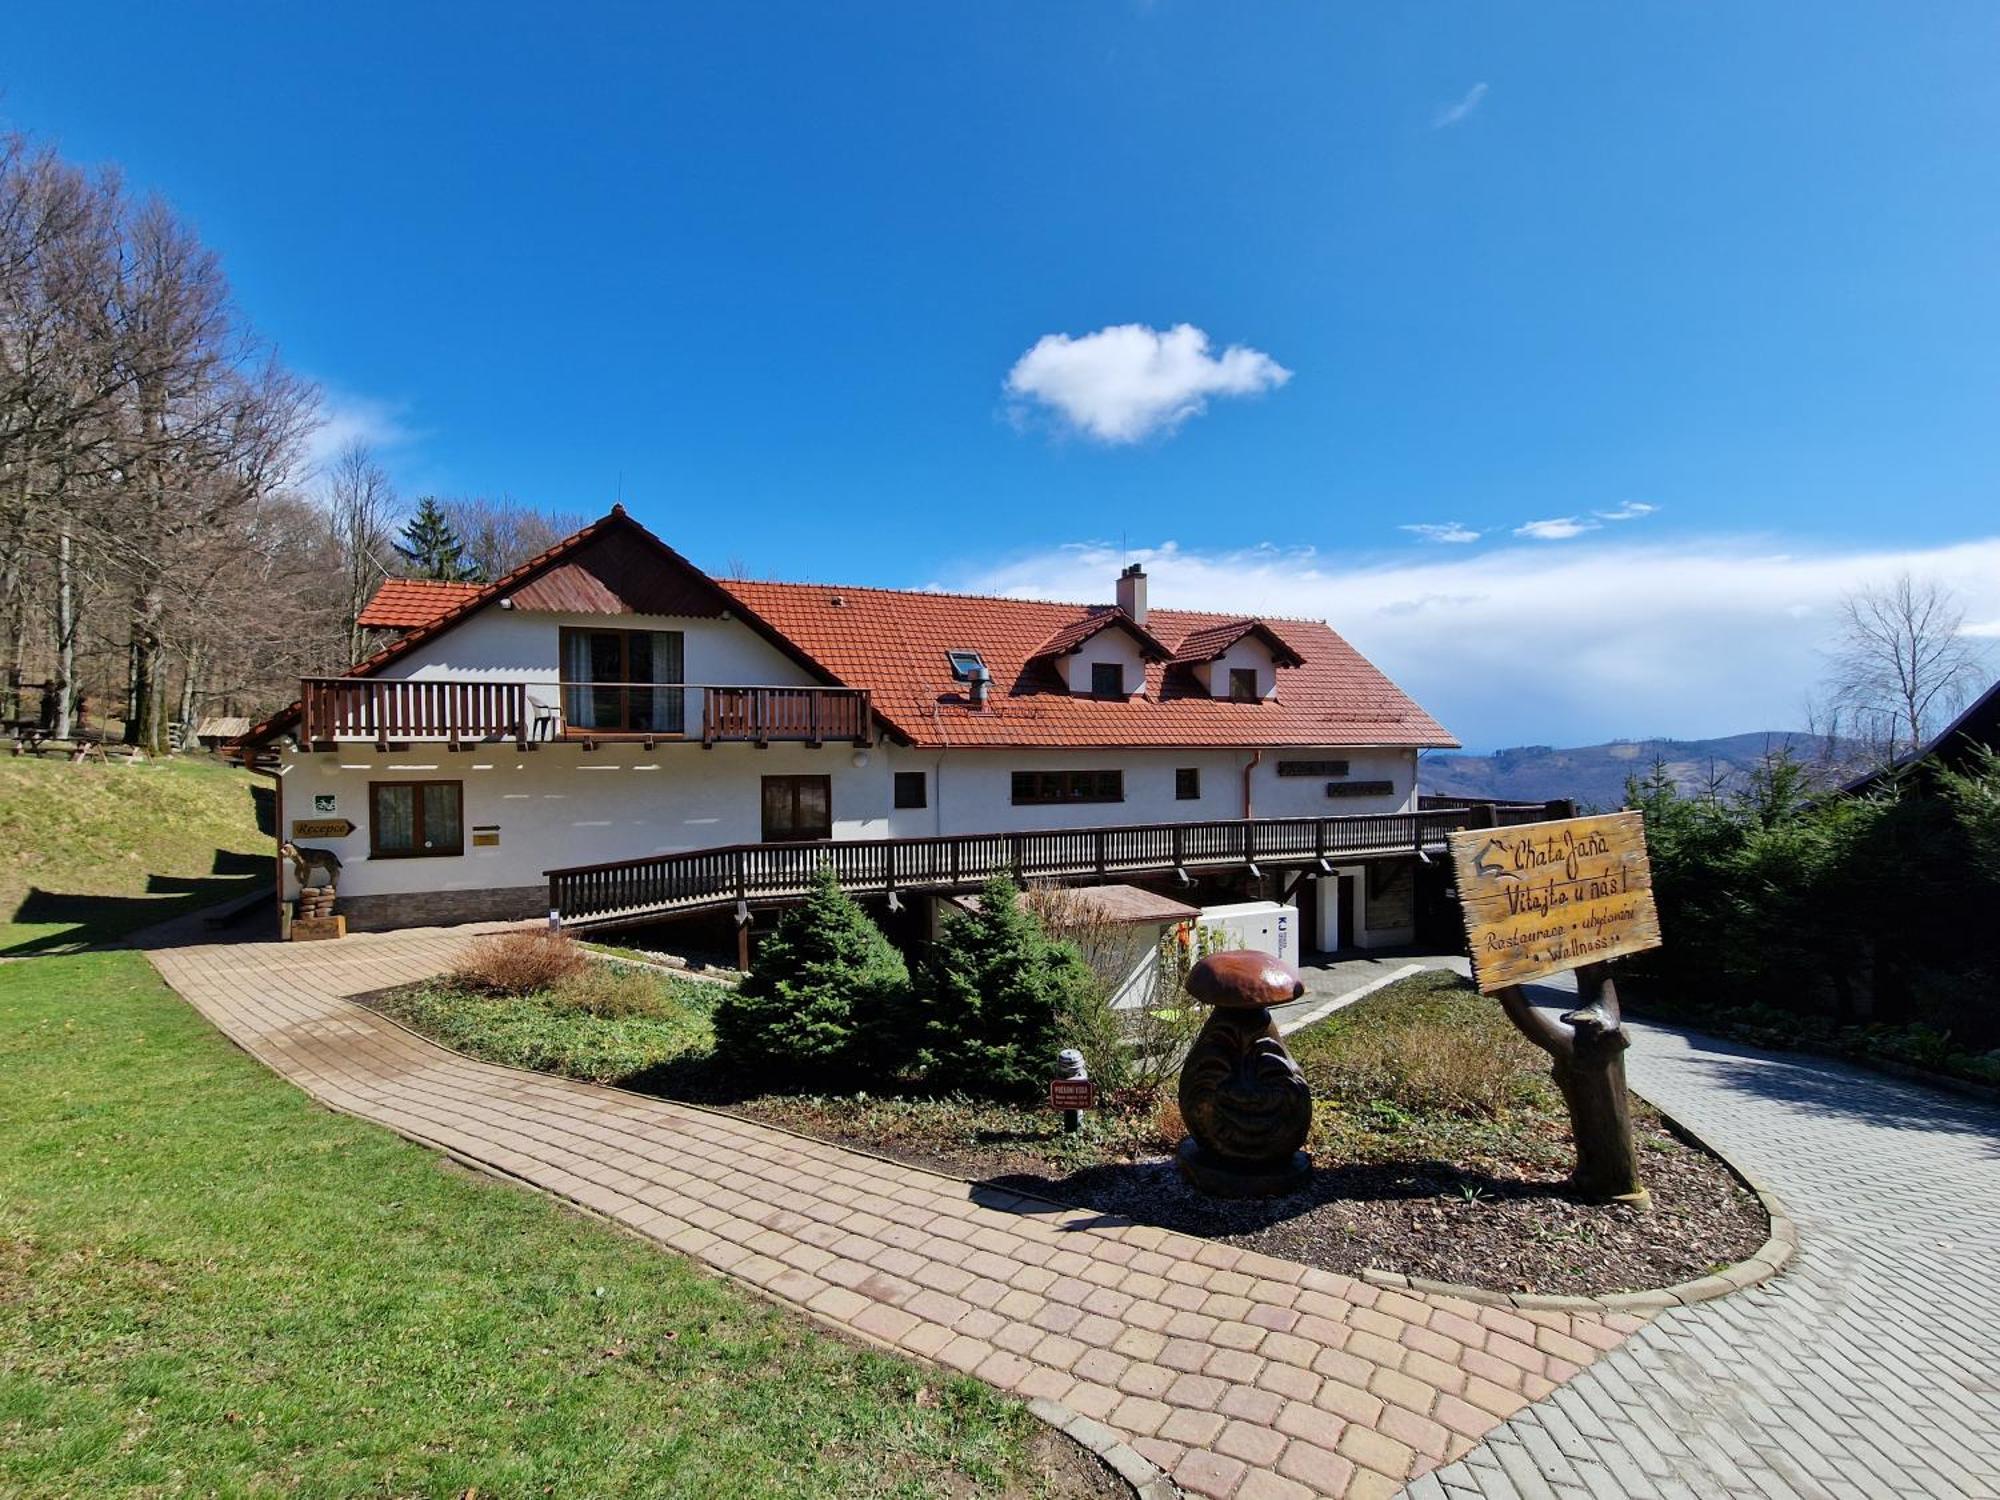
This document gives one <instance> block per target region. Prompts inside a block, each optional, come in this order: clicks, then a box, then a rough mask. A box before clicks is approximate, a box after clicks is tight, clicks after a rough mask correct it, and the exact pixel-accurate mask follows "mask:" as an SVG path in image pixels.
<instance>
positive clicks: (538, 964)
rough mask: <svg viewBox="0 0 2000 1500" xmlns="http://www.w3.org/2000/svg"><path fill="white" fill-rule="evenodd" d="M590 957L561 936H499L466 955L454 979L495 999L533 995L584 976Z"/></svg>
mask: <svg viewBox="0 0 2000 1500" xmlns="http://www.w3.org/2000/svg"><path fill="white" fill-rule="evenodd" d="M589 965H590V959H589V957H588V956H587V955H586V954H585V953H584V951H583V950H582V949H581V948H579V947H578V946H577V945H576V943H575V942H573V941H572V940H571V939H569V938H567V937H565V936H563V934H561V933H559V932H546V931H537V932H526V931H523V932H500V933H495V934H494V935H493V936H491V937H483V938H481V939H480V940H479V941H478V942H476V943H474V944H473V945H472V946H471V947H470V948H468V949H467V950H466V952H465V957H464V958H463V959H461V960H460V961H459V965H458V967H457V968H456V969H453V970H452V975H451V977H452V978H453V979H455V980H456V981H457V982H458V983H460V984H462V985H464V986H465V987H466V988H468V989H475V990H484V991H486V992H487V993H488V994H494V995H531V994H533V993H535V992H536V991H538V990H546V989H549V988H551V987H553V986H554V985H557V984H560V983H561V982H562V981H563V980H565V979H572V978H574V977H575V976H577V975H579V974H581V973H582V972H583V971H584V970H585V969H586V968H587V967H589Z"/></svg>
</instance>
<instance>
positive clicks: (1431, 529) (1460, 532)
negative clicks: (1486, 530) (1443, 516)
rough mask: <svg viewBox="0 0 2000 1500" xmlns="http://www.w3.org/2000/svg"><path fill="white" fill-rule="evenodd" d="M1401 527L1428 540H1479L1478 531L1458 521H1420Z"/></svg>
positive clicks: (1453, 541) (1458, 541)
mask: <svg viewBox="0 0 2000 1500" xmlns="http://www.w3.org/2000/svg"><path fill="white" fill-rule="evenodd" d="M1400 529H1401V530H1403V531H1407V532H1410V533H1412V534H1413V535H1416V536H1420V537H1422V538H1423V539H1424V540H1425V541H1427V542H1450V543H1463V542H1476V541H1478V540H1479V533H1478V532H1476V531H1474V530H1473V529H1472V528H1471V527H1470V526H1465V525H1461V524H1460V523H1459V522H1457V521H1419V522H1417V523H1416V524H1415V525H1411V526H1404V527H1402V528H1400Z"/></svg>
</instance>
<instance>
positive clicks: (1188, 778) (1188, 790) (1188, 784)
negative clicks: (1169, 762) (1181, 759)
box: [1174, 766, 1201, 802]
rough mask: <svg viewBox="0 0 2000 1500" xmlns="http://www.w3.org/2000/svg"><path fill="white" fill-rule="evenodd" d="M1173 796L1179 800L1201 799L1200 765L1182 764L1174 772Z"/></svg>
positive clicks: (1192, 800) (1194, 800)
mask: <svg viewBox="0 0 2000 1500" xmlns="http://www.w3.org/2000/svg"><path fill="white" fill-rule="evenodd" d="M1174 797H1175V799H1176V800H1177V801H1180V802H1199V801H1200V800H1201V767H1200V766H1182V767H1181V768H1180V769H1179V770H1178V771H1176V772H1174Z"/></svg>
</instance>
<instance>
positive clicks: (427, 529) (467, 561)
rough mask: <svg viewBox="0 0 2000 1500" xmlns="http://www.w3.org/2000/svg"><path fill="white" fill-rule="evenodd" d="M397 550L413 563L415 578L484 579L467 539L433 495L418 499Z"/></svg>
mask: <svg viewBox="0 0 2000 1500" xmlns="http://www.w3.org/2000/svg"><path fill="white" fill-rule="evenodd" d="M396 551H397V552H398V553H400V554H401V556H402V558H403V561H404V562H406V563H408V564H409V565H410V576H411V577H413V578H430V579H435V580H437V581H439V582H441V583H482V582H484V581H485V579H484V576H483V575H482V574H481V572H480V570H479V564H478V563H476V562H474V561H473V560H472V559H471V558H469V557H467V556H466V555H465V543H464V542H462V541H460V540H459V537H458V533H457V532H456V531H454V530H453V529H452V525H451V522H450V521H449V520H447V519H446V518H445V513H444V510H443V509H442V507H440V506H439V505H438V503H437V497H436V496H434V495H426V496H424V497H423V499H421V500H419V501H418V502H417V513H416V514H415V515H413V516H411V517H410V521H409V524H408V525H407V526H405V527H404V528H403V531H402V537H401V539H400V540H399V541H398V542H397V543H396Z"/></svg>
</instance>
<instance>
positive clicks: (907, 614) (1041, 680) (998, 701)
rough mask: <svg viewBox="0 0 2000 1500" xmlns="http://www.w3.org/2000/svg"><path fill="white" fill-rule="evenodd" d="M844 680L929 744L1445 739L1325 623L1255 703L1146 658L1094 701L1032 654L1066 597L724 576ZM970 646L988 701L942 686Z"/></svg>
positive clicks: (1293, 632)
mask: <svg viewBox="0 0 2000 1500" xmlns="http://www.w3.org/2000/svg"><path fill="white" fill-rule="evenodd" d="M723 586H724V587H725V588H727V589H728V590H729V592H730V593H731V594H733V595H734V596H735V597H736V598H738V599H741V600H743V601H744V603H745V604H746V605H747V606H748V607H750V608H752V609H754V610H755V611H756V612H757V613H758V614H759V615H761V616H763V617H764V618H765V619H767V620H769V621H770V622H771V624H772V625H773V626H774V627H775V628H777V629H779V630H782V631H784V632H785V634H786V635H788V636H790V637H791V638H792V639H793V640H795V641H797V642H798V643H799V644H800V645H801V646H803V647H804V648H805V649H806V650H807V651H809V652H811V653H812V654H813V656H814V657H816V658H817V659H819V660H821V661H823V662H825V663H826V665H827V667H828V668H829V669H830V670H831V671H833V672H834V673H835V675H837V676H838V677H839V678H840V679H841V681H843V682H845V683H847V684H849V685H850V686H853V687H865V688H867V689H868V690H869V693H870V695H871V702H872V704H873V707H874V709H875V712H876V714H877V715H878V716H879V717H880V718H882V719H883V720H884V721H885V722H887V723H889V724H890V725H892V726H894V727H895V728H896V729H897V730H898V731H900V732H901V734H902V735H903V736H904V737H905V738H907V739H908V740H909V741H910V742H911V743H912V744H916V745H921V746H928V747H932V748H936V749H945V748H947V747H949V748H956V749H968V748H972V749H978V748H985V749H1021V748H1033V747H1038V746H1039V747H1044V748H1048V749H1068V748H1077V749H1110V748H1144V747H1153V748H1160V749H1203V748H1223V747H1240V748H1243V749H1258V748H1273V749H1275V748H1278V747H1281V746H1288V745H1290V746H1313V745H1324V746H1338V745H1412V746H1422V747H1436V748H1440V749H1445V748H1451V747H1454V746H1456V745H1457V743H1458V742H1457V741H1456V740H1454V739H1453V738H1452V737H1451V735H1450V734H1449V733H1448V732H1446V730H1445V729H1444V728H1443V727H1442V726H1441V725H1440V724H1438V722H1437V721H1436V720H1435V719H1433V718H1431V716H1430V715H1429V714H1427V713H1425V712H1424V711H1423V710H1422V709H1421V708H1419V707H1418V706H1417V705H1416V704H1415V703H1413V702H1412V701H1411V700H1410V698H1409V697H1408V695H1406V694H1405V693H1404V692H1403V691H1402V690H1401V689H1400V688H1398V687H1397V686H1396V685H1395V684H1394V683H1393V682H1391V681H1389V679H1388V678H1387V677H1384V676H1383V675H1382V673H1381V672H1379V671H1378V670H1376V668H1375V667H1374V666H1373V665H1371V664H1370V663H1369V662H1368V661H1367V660H1366V659H1365V658H1363V657H1362V655H1361V654H1360V653H1359V652H1358V651H1356V650H1355V649H1354V648H1353V647H1352V646H1350V645H1349V644H1348V643H1347V642H1346V641H1344V640H1342V639H1341V637H1340V636H1339V635H1337V634H1335V632H1334V631H1333V630H1332V629H1331V628H1330V627H1329V626H1327V625H1325V624H1323V623H1321V622H1319V621H1307V620H1287V621H1285V622H1284V628H1285V632H1286V635H1287V636H1288V637H1289V638H1290V639H1292V640H1295V641H1297V642H1298V643H1299V644H1300V646H1301V647H1303V650H1302V651H1301V653H1300V657H1301V662H1302V665H1300V666H1299V667H1297V668H1295V669H1292V670H1290V671H1287V672H1286V673H1285V674H1284V676H1283V677H1281V678H1280V679H1279V683H1278V695H1277V697H1276V698H1272V699H1266V700H1265V701H1263V702H1261V703H1233V702H1230V701H1229V700H1227V699H1223V698H1213V697H1210V696H1209V695H1208V694H1207V693H1206V692H1204V691H1202V690H1201V689H1200V687H1199V686H1198V685H1197V684H1195V683H1194V682H1193V681H1192V680H1191V678H1190V677H1189V676H1188V675H1187V674H1186V673H1184V672H1181V671H1176V670H1175V669H1173V668H1171V667H1169V666H1168V665H1167V664H1165V663H1152V664H1149V666H1148V668H1147V671H1146V681H1145V690H1144V692H1143V693H1139V694H1135V695H1133V696H1131V697H1129V698H1122V699H1098V698H1090V697H1085V696H1082V695H1076V694H1071V693H1068V692H1065V691H1061V690H1058V689H1055V688H1054V687H1053V685H1052V684H1050V683H1049V680H1048V678H1049V674H1047V673H1046V672H1045V671H1039V670H1036V669H1035V665H1036V663H1038V662H1039V661H1040V660H1041V657H1040V655H1039V653H1041V652H1043V651H1045V650H1046V649H1047V646H1048V643H1049V642H1050V641H1051V640H1054V639H1057V638H1058V637H1059V635H1060V634H1061V632H1063V631H1064V630H1065V629H1067V628H1069V627H1072V626H1074V625H1075V623H1076V622H1077V617H1078V611H1079V609H1080V608H1082V606H1079V605H1076V604H1048V603H1043V602H1040V601H1037V600H1029V599H995V598H986V597H980V596H975V595H967V594H941V593H929V592H919V591H915V590H903V589H877V588H849V587H845V586H842V587H831V586H828V585H825V584H808V583H753V582H747V581H739V580H731V581H729V582H728V583H726V584H724V585H723ZM1238 619H1239V617H1238V616H1235V615H1224V614H1208V613H1203V612H1199V611H1194V610H1170V609H1154V610H1151V611H1149V612H1148V613H1147V616H1146V624H1147V626H1148V628H1149V630H1150V633H1151V634H1152V635H1153V636H1154V637H1155V638H1156V639H1158V640H1159V641H1160V642H1161V643H1162V644H1163V645H1165V646H1166V647H1167V648H1168V651H1169V653H1170V654H1174V653H1175V652H1176V648H1177V647H1179V646H1180V645H1181V643H1183V642H1185V641H1187V640H1188V639H1189V638H1190V637H1193V636H1195V635H1196V634H1197V633H1198V632H1203V631H1212V630H1215V629H1216V628H1217V627H1221V626H1230V627H1233V626H1234V625H1235V624H1236V623H1237V621H1238ZM953 650H973V651H978V652H979V653H980V654H981V655H982V656H983V657H984V658H985V661H986V665H987V667H988V668H989V670H990V671H991V672H992V674H993V684H994V686H993V691H992V694H991V696H990V697H989V699H988V700H987V705H986V707H984V708H974V707H973V706H972V704H971V700H970V698H969V696H968V694H967V691H966V688H965V686H964V685H963V684H960V683H956V682H953V681H952V678H951V673H950V671H949V668H948V667H947V664H946V660H945V653H946V652H947V651H953Z"/></svg>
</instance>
